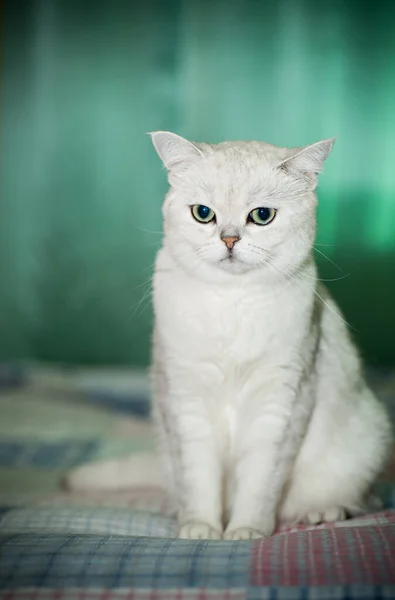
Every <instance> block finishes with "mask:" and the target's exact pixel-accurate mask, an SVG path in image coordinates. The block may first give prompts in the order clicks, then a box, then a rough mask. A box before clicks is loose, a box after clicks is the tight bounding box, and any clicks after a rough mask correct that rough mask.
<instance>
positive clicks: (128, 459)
mask: <svg viewBox="0 0 395 600" xmlns="http://www.w3.org/2000/svg"><path fill="white" fill-rule="evenodd" d="M63 485H64V487H65V488H66V489H67V490H70V491H80V492H88V491H92V492H95V491H120V490H128V489H130V488H134V487H159V488H164V481H163V473H162V469H161V465H160V461H159V458H158V457H157V456H155V454H150V453H143V452H142V453H136V454H132V455H129V456H123V457H121V458H115V459H112V460H105V461H101V462H96V463H88V464H85V465H83V466H81V467H77V468H76V469H73V470H72V471H70V472H69V473H68V474H67V475H66V477H65V478H64V480H63Z"/></svg>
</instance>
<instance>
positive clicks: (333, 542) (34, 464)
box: [0, 365, 395, 600]
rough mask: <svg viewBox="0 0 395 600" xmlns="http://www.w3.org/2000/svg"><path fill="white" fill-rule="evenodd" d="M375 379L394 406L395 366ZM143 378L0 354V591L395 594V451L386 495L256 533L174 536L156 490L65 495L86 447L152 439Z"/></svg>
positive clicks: (93, 451)
mask: <svg viewBox="0 0 395 600" xmlns="http://www.w3.org/2000/svg"><path fill="white" fill-rule="evenodd" d="M369 376H370V379H371V382H372V385H373V386H374V388H375V389H376V390H377V392H378V394H379V395H380V396H381V397H382V398H383V400H384V401H385V403H386V405H387V406H388V408H389V410H390V412H391V413H392V414H395V373H394V372H391V371H375V372H372V373H371V374H370V375H369ZM148 414H149V393H148V385H147V379H146V377H145V375H144V374H143V373H138V372H127V371H120V370H118V371H117V370H110V371H105V370H93V371H88V370H70V369H64V370H62V369H54V368H50V367H43V366H33V367H25V368H17V367H12V366H7V365H4V366H2V367H1V366H0V597H1V598H8V599H10V600H11V599H14V598H15V599H26V600H27V599H33V598H34V599H35V598H47V599H48V600H49V599H51V600H52V599H54V600H55V599H63V598H71V599H74V598H75V599H77V598H78V599H81V598H87V599H88V598H92V600H93V599H95V600H96V599H99V598H100V599H101V598H106V599H109V600H113V599H114V600H115V599H117V598H119V599H123V598H131V599H132V598H136V599H140V598H141V599H143V598H160V599H162V598H163V599H164V598H174V597H177V598H180V599H182V598H200V599H201V600H206V599H208V600H209V599H211V598H217V599H222V598H229V599H233V598H235V599H236V598H237V599H239V598H240V599H242V598H284V599H293V598H295V599H296V598H332V599H338V598H373V597H377V598H390V597H395V509H394V506H395V502H394V501H395V455H394V459H393V461H392V463H391V464H390V465H389V467H388V469H387V471H386V473H385V474H384V475H383V477H382V479H381V481H380V484H379V486H378V491H379V494H380V495H381V497H382V499H383V502H384V508H383V510H381V511H379V512H377V513H376V514H372V515H367V516H365V517H361V518H358V519H352V520H349V521H345V522H339V523H335V524H326V525H321V526H318V527H311V526H310V527H309V526H297V527H293V528H283V529H282V530H280V531H278V532H277V533H276V534H275V535H273V536H272V537H271V538H269V539H266V540H254V541H252V542H247V541H245V542H244V541H243V542H225V541H222V542H221V541H220V542H217V541H185V540H177V539H174V536H175V533H176V523H175V521H174V519H173V518H172V516H170V515H169V514H168V511H167V506H166V500H165V497H164V494H163V492H162V491H161V490H160V489H154V488H152V489H148V488H147V489H142V488H139V489H131V490H128V491H124V492H118V493H105V494H103V493H95V494H92V493H91V494H87V493H85V494H70V493H67V492H65V491H62V489H61V488H60V485H59V482H60V481H61V478H62V476H63V475H64V473H65V472H66V471H67V470H68V469H69V468H70V467H72V466H74V465H77V464H79V463H81V462H85V461H88V460H97V459H101V458H108V457H112V456H116V455H118V454H123V453H128V452H138V451H141V450H144V451H147V450H148V451H149V450H152V449H153V439H152V431H151V424H150V422H149V419H148Z"/></svg>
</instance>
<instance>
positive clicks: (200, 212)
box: [191, 204, 215, 223]
mask: <svg viewBox="0 0 395 600" xmlns="http://www.w3.org/2000/svg"><path fill="white" fill-rule="evenodd" d="M191 212H192V215H193V217H194V218H195V219H196V221H199V222H200V223H210V221H213V220H214V219H215V212H214V211H213V210H211V208H209V207H208V206H204V204H195V205H194V206H192V208H191Z"/></svg>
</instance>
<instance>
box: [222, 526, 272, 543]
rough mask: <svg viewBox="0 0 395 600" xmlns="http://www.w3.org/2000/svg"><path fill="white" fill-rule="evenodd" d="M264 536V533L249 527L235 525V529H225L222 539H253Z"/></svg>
mask: <svg viewBox="0 0 395 600" xmlns="http://www.w3.org/2000/svg"><path fill="white" fill-rule="evenodd" d="M261 537H266V536H265V534H264V533H263V532H261V531H257V530H256V529H251V527H237V528H236V529H227V530H226V531H225V533H224V537H223V539H224V540H255V539H257V538H261Z"/></svg>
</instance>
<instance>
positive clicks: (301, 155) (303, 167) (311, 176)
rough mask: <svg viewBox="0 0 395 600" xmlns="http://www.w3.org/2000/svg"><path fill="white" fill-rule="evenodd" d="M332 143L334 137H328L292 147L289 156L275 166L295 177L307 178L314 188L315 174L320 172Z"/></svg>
mask: <svg viewBox="0 0 395 600" xmlns="http://www.w3.org/2000/svg"><path fill="white" fill-rule="evenodd" d="M334 143H335V138H330V139H328V140H322V141H321V142H316V143H315V144H311V145H310V146H305V147H304V148H297V149H294V150H293V153H292V154H291V156H289V157H288V158H286V159H285V160H283V161H282V162H281V163H280V164H279V165H278V167H277V168H279V169H282V170H283V171H288V172H289V173H290V174H292V175H294V176H295V177H303V178H305V179H307V181H308V182H309V183H310V184H312V186H313V189H314V188H315V187H316V185H317V175H318V173H321V171H322V168H323V165H324V162H325V160H326V159H327V158H328V156H329V154H330V152H331V150H332V147H333V144H334ZM291 152H292V150H291Z"/></svg>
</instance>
